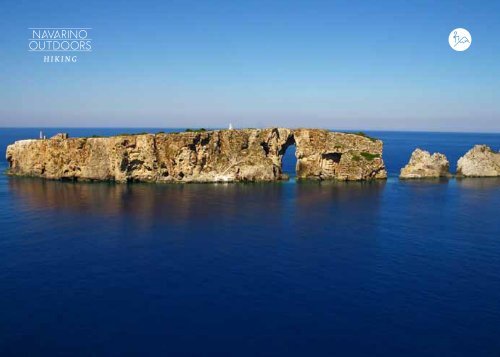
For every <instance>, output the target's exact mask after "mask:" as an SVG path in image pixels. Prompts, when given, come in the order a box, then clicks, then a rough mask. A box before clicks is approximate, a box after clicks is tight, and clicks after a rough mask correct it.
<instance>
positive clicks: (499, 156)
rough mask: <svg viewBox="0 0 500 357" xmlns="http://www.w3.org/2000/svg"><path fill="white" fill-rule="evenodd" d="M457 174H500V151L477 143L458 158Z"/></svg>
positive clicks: (489, 175)
mask: <svg viewBox="0 0 500 357" xmlns="http://www.w3.org/2000/svg"><path fill="white" fill-rule="evenodd" d="M457 175H458V176H464V177H494V176H500V152H495V151H493V150H492V149H491V148H490V147H488V146H486V145H476V146H474V147H473V148H472V149H470V150H469V151H468V152H467V153H466V154H465V155H464V156H462V157H461V158H460V159H458V162H457Z"/></svg>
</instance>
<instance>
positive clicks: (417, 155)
mask: <svg viewBox="0 0 500 357" xmlns="http://www.w3.org/2000/svg"><path fill="white" fill-rule="evenodd" d="M449 176H451V175H450V163H449V162H448V159H447V158H446V156H444V155H443V154H441V153H438V152H436V153H434V154H432V155H431V154H430V153H429V152H428V151H424V150H421V149H415V151H413V153H412V154H411V157H410V161H409V162H408V164H407V165H406V166H405V167H403V168H402V169H401V173H400V175H399V177H400V178H401V179H421V178H438V177H449Z"/></svg>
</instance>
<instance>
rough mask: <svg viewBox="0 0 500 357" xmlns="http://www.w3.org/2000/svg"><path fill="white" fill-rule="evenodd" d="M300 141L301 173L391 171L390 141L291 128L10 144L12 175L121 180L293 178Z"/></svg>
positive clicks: (341, 175)
mask: <svg viewBox="0 0 500 357" xmlns="http://www.w3.org/2000/svg"><path fill="white" fill-rule="evenodd" d="M294 143H296V145H297V150H296V156H297V159H298V160H297V175H298V177H299V178H316V179H340V180H366V179H374V178H385V177H386V172H385V168H384V164H383V161H382V142H381V141H379V140H374V139H370V138H366V137H363V136H359V135H354V134H343V133H333V132H329V131H326V130H318V129H298V130H290V129H284V128H271V129H242V130H213V131H206V132H183V133H169V134H141V135H119V136H113V137H102V138H68V136H67V135H56V136H55V137H53V138H51V139H40V140H39V139H32V140H20V141H16V142H15V143H14V144H12V145H9V146H8V148H7V155H6V156H7V160H8V162H9V170H8V173H9V174H11V175H26V176H37V177H43V178H47V179H69V180H99V181H117V182H133V181H139V182H232V181H278V180H282V179H286V178H287V177H286V175H284V174H283V172H282V165H281V162H282V158H283V155H284V153H285V151H286V149H287V147H289V146H290V145H293V144H294Z"/></svg>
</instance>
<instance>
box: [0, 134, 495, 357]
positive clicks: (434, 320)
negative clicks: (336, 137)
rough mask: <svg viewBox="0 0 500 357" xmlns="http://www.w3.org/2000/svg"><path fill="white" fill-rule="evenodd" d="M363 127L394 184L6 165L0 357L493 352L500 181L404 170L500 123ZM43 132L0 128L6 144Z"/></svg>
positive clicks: (457, 149)
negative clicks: (102, 173)
mask: <svg viewBox="0 0 500 357" xmlns="http://www.w3.org/2000/svg"><path fill="white" fill-rule="evenodd" d="M56 131H60V130H55V129H54V130H47V134H48V135H51V134H53V133H55V132H56ZM67 131H68V132H69V133H70V134H71V135H72V136H79V135H92V134H113V133H118V132H125V131H137V129H128V130H126V129H122V130H119V129H68V130H67ZM140 131H142V130H140ZM152 131H153V132H154V131H155V130H152ZM369 134H371V135H373V136H376V137H378V138H381V139H382V140H384V143H385V146H384V160H385V162H386V165H387V167H388V170H389V173H390V177H389V179H388V180H387V181H379V182H371V183H354V182H351V183H334V182H322V183H318V182H304V183H296V182H295V181H294V180H291V181H289V182H285V183H266V184H205V185H201V184H192V185H154V184H128V185H127V184H109V183H69V182H57V181H43V180H40V179H30V178H13V177H8V176H5V175H1V176H0V226H1V227H2V229H1V232H2V233H1V234H0V237H1V238H0V355H2V356H10V355H36V356H55V355H99V356H122V355H169V356H209V355H213V356H224V355H231V356H277V355H287V356H499V355H500V338H499V336H500V222H499V217H500V215H499V210H500V179H463V180H456V179H450V180H440V181H402V182H400V181H399V180H398V179H397V174H398V171H399V169H400V168H401V167H402V166H404V164H406V162H407V161H408V158H409V156H410V154H411V152H412V151H413V149H414V148H415V147H417V146H418V147H421V148H424V149H427V150H430V151H439V152H442V153H444V154H446V155H447V156H448V158H449V159H450V162H451V163H452V171H454V170H455V164H456V161H457V159H458V158H459V157H460V156H461V155H463V154H464V153H465V152H466V151H467V150H468V149H470V148H471V147H472V146H473V145H474V144H479V143H484V144H488V145H490V146H491V147H493V148H494V149H496V150H498V148H499V146H500V134H452V133H410V132H373V133H369ZM36 136H38V130H37V129H0V150H1V152H2V153H4V152H5V148H6V145H7V144H8V143H10V142H13V141H14V140H17V139H22V138H28V137H36ZM0 165H1V167H0V169H1V170H2V171H3V170H4V169H5V168H6V167H7V163H6V161H5V158H4V157H3V154H2V158H1V161H0ZM294 165H295V162H294V158H293V149H292V148H289V150H288V152H287V154H286V158H285V163H284V167H285V169H286V170H287V171H289V172H291V173H293V167H294Z"/></svg>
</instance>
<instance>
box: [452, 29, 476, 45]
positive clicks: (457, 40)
mask: <svg viewBox="0 0 500 357" xmlns="http://www.w3.org/2000/svg"><path fill="white" fill-rule="evenodd" d="M448 42H449V43H450V47H451V48H453V49H454V50H455V51H465V50H466V49H468V48H469V47H470V45H471V43H472V36H471V35H470V33H469V31H467V30H466V29H463V28H458V29H454V30H453V31H451V32H450V36H448Z"/></svg>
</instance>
